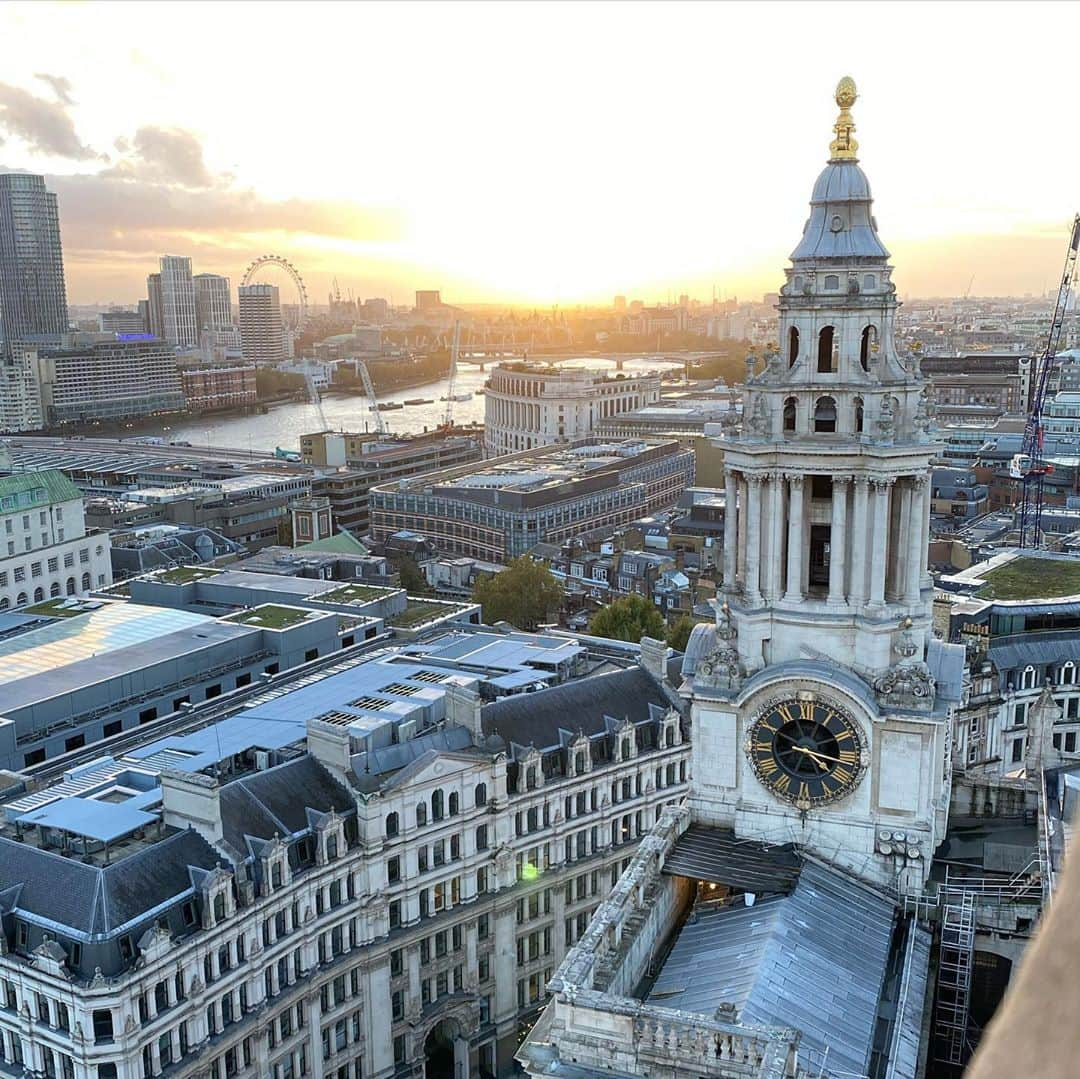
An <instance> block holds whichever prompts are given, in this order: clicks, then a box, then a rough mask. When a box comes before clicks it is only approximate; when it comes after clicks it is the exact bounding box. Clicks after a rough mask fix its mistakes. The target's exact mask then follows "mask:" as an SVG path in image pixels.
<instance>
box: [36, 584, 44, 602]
mask: <svg viewBox="0 0 1080 1079" xmlns="http://www.w3.org/2000/svg"><path fill="white" fill-rule="evenodd" d="M44 598H45V589H44V588H42V587H41V585H38V586H37V588H35V589H34V602H35V603H40V602H41V601H42V600H43V599H44Z"/></svg>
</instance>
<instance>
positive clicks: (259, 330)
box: [239, 285, 288, 363]
mask: <svg viewBox="0 0 1080 1079" xmlns="http://www.w3.org/2000/svg"><path fill="white" fill-rule="evenodd" d="M239 296H240V346H241V348H242V349H243V353H244V359H245V360H250V361H252V362H253V363H282V362H284V360H286V359H287V358H288V349H287V348H286V342H285V324H284V323H283V322H282V319H281V299H280V296H279V294H278V288H277V286H276V285H241V286H240V289H239Z"/></svg>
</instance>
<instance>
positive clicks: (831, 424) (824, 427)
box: [814, 397, 836, 434]
mask: <svg viewBox="0 0 1080 1079" xmlns="http://www.w3.org/2000/svg"><path fill="white" fill-rule="evenodd" d="M814 430H815V431H817V432H819V433H821V434H832V433H833V432H834V431H835V430H836V399H835V398H833V397H819V398H818V399H817V400H816V401H815V402H814Z"/></svg>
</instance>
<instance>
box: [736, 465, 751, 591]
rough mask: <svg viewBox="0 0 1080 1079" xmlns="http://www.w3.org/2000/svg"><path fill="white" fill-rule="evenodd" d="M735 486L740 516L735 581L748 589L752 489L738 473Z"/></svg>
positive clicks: (737, 530) (737, 520)
mask: <svg viewBox="0 0 1080 1079" xmlns="http://www.w3.org/2000/svg"><path fill="white" fill-rule="evenodd" d="M735 486H736V487H737V488H738V492H739V497H738V503H739V506H738V515H737V517H736V519H735V522H736V527H735V579H736V581H738V582H739V584H741V585H742V586H743V588H745V587H746V522H747V511H748V509H749V507H750V488H749V486H748V485H747V482H746V476H745V475H743V474H742V473H738V474H737V476H736V483H735Z"/></svg>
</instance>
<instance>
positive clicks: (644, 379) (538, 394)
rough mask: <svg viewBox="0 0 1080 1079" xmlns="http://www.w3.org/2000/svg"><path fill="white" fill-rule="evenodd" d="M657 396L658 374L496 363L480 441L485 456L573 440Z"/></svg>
mask: <svg viewBox="0 0 1080 1079" xmlns="http://www.w3.org/2000/svg"><path fill="white" fill-rule="evenodd" d="M659 400H660V376H659V375H633V376H629V377H624V376H622V375H616V376H614V377H613V376H611V375H607V374H605V373H604V372H602V371H578V370H574V369H571V368H560V367H556V366H548V365H543V364H536V363H504V364H499V366H498V367H496V368H495V369H494V370H493V371H492V372H491V377H490V378H489V379H488V380H487V382H485V383H484V439H485V442H486V444H487V450H488V453H490V454H505V453H517V452H519V451H521V450H531V449H535V448H536V447H538V446H549V445H551V444H552V443H553V442H566V441H573V440H574V439H578V438H583V437H584V436H586V435H588V434H590V433H591V432H592V431H593V429H594V428H595V426H596V425H597V423H599V422H600V421H601V420H603V419H606V418H607V417H609V416H615V415H618V414H619V413H621V412H629V411H630V410H631V409H635V408H643V407H644V406H646V405H651V404H655V403H656V402H657V401H659Z"/></svg>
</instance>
